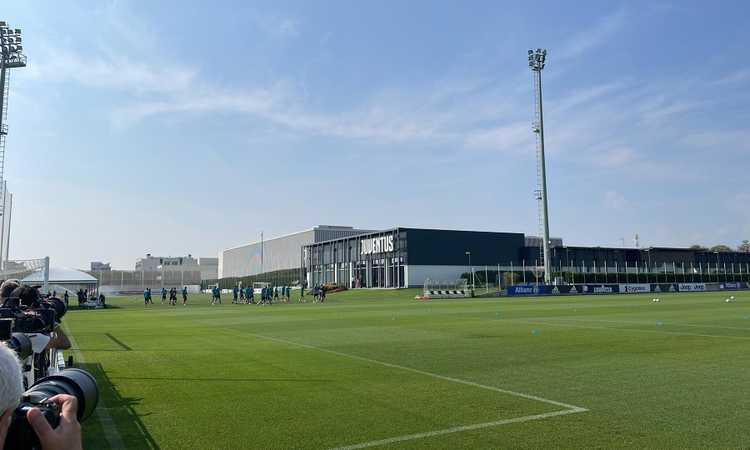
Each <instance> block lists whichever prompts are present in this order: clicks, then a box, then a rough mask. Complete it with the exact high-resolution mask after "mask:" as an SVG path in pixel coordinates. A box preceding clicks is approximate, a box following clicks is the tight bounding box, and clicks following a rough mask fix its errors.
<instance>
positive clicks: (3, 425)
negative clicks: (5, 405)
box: [0, 409, 13, 448]
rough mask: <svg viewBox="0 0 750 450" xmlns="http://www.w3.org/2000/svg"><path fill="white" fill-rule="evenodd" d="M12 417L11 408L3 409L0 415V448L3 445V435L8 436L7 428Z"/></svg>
mask: <svg viewBox="0 0 750 450" xmlns="http://www.w3.org/2000/svg"><path fill="white" fill-rule="evenodd" d="M12 417H13V410H12V409H9V410H7V411H5V414H3V415H2V417H0V448H4V447H5V437H6V436H8V429H9V428H10V421H11V419H12Z"/></svg>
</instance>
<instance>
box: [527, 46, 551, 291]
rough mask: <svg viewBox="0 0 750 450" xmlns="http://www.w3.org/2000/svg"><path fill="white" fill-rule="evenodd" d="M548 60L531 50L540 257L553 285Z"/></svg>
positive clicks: (542, 52)
mask: <svg viewBox="0 0 750 450" xmlns="http://www.w3.org/2000/svg"><path fill="white" fill-rule="evenodd" d="M546 59H547V50H544V49H541V48H538V49H536V50H529V67H530V68H531V72H532V74H533V75H534V96H535V100H536V101H535V102H534V124H533V125H532V130H533V131H534V133H535V134H536V159H537V168H536V170H537V185H538V186H537V189H538V190H537V191H536V199H537V201H538V202H539V228H541V232H542V246H541V252H540V257H541V259H542V262H543V263H544V283H545V284H552V263H551V260H550V248H549V247H550V242H549V212H548V207H547V168H546V163H545V160H544V115H543V114H542V69H544V64H545V61H546Z"/></svg>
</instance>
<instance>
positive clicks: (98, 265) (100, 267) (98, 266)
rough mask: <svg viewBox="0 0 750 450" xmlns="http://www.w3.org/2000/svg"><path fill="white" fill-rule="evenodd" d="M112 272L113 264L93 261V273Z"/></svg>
mask: <svg viewBox="0 0 750 450" xmlns="http://www.w3.org/2000/svg"><path fill="white" fill-rule="evenodd" d="M110 270H112V264H110V263H103V262H101V261H92V262H91V271H92V272H105V271H110Z"/></svg>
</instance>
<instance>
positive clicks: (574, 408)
mask: <svg viewBox="0 0 750 450" xmlns="http://www.w3.org/2000/svg"><path fill="white" fill-rule="evenodd" d="M225 331H229V330H225ZM239 333H242V334H245V335H250V336H255V337H257V338H259V339H266V340H269V341H276V342H281V343H283V344H287V345H293V346H296V347H302V348H307V349H311V350H317V351H319V352H325V353H330V354H332V355H337V356H343V357H346V358H350V359H356V360H359V361H364V362H368V363H371V364H378V365H381V366H384V367H390V368H392V369H399V370H404V371H407V372H413V373H418V374H420V375H425V376H428V377H432V378H437V379H439V380H445V381H451V382H453V383H458V384H463V385H466V386H472V387H475V388H480V389H486V390H488V391H494V392H499V393H501V394H508V395H513V396H516V397H521V398H525V399H529V400H536V401H538V402H542V403H547V404H550V405H555V406H562V407H563V408H567V409H568V410H570V411H571V412H585V411H588V409H586V408H582V407H580V406H575V405H570V404H567V403H563V402H558V401H555V400H550V399H548V398H544V397H539V396H536V395H531V394H525V393H523V392H517V391H511V390H508V389H502V388H498V387H495V386H487V385H486V384H480V383H475V382H473V381H468V380H462V379H460V378H453V377H448V376H445V375H440V374H437V373H432V372H427V371H424V370H419V369H414V368H412V367H406V366H401V365H398V364H393V363H388V362H384V361H378V360H377V359H370V358H365V357H363V356H357V355H350V354H348V353H342V352H337V351H335V350H329V349H327V348H321V347H316V346H314V345H309V344H301V343H299V342H294V341H288V340H286V339H280V338H275V337H270V336H264V335H262V334H255V333H245V332H239Z"/></svg>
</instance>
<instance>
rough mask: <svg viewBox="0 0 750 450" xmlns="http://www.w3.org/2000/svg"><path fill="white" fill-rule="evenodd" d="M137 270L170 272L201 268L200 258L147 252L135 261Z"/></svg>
mask: <svg viewBox="0 0 750 450" xmlns="http://www.w3.org/2000/svg"><path fill="white" fill-rule="evenodd" d="M135 270H136V271H141V272H162V271H164V272H170V271H185V270H199V268H198V260H197V259H195V258H193V256H192V255H187V256H152V255H151V254H150V253H148V254H146V257H145V258H140V259H139V260H138V261H136V262H135Z"/></svg>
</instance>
